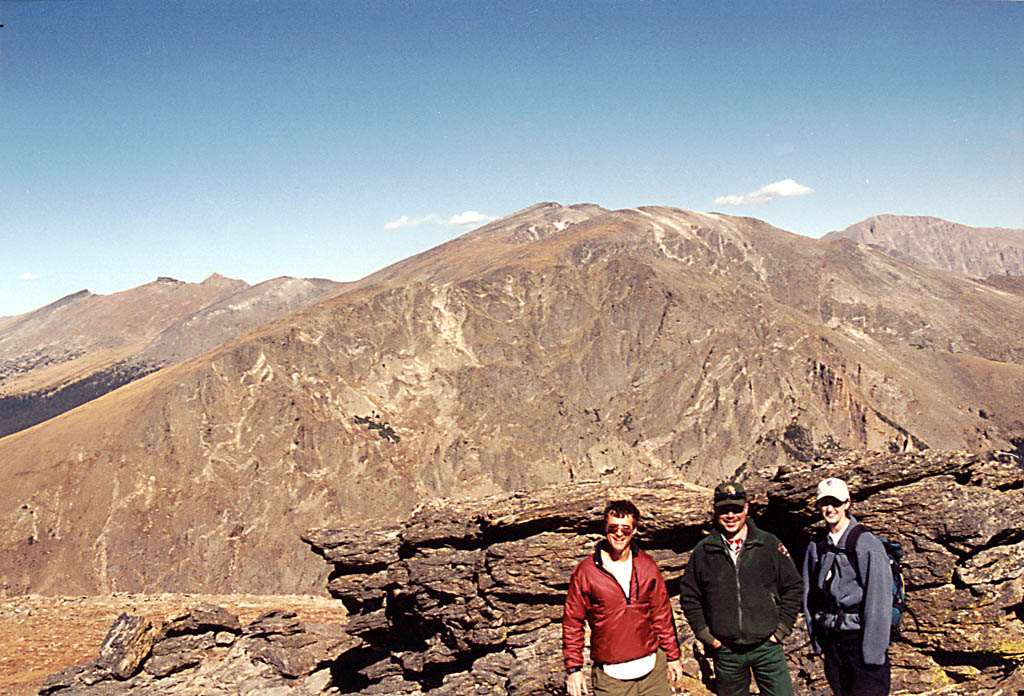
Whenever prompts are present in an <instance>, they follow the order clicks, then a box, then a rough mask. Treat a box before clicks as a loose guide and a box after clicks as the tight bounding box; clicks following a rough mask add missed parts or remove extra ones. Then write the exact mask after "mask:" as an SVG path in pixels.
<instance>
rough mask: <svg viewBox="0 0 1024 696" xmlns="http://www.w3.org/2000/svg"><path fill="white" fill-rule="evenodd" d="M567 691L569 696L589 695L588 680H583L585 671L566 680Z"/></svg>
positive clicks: (571, 675)
mask: <svg viewBox="0 0 1024 696" xmlns="http://www.w3.org/2000/svg"><path fill="white" fill-rule="evenodd" d="M565 690H566V691H568V692H569V696H583V694H585V693H587V680H586V679H584V678H583V670H580V671H578V672H573V673H572V674H570V675H569V676H568V677H566V678H565Z"/></svg>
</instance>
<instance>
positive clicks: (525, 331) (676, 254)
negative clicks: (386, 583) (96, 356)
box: [0, 204, 1024, 593]
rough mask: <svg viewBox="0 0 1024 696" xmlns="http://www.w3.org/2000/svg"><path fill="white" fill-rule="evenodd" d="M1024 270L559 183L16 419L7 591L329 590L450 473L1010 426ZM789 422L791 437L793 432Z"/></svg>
mask: <svg viewBox="0 0 1024 696" xmlns="http://www.w3.org/2000/svg"><path fill="white" fill-rule="evenodd" d="M1020 326H1024V297H1022V296H1021V295H1020V294H1018V293H1015V292H1012V291H1009V290H1005V289H1000V288H997V287H993V286H991V285H987V284H984V283H980V282H976V281H973V280H969V279H966V278H963V277H958V276H955V275H952V274H949V273H944V272H940V271H935V270H930V269H924V268H919V267H913V266H908V265H906V264H904V263H902V262H899V261H897V260H895V259H893V258H892V257H891V256H888V255H886V254H882V253H879V252H876V251H873V250H871V249H869V248H867V247H865V246H863V245H860V246H858V245H857V244H855V243H853V242H851V241H848V240H839V241H835V242H823V241H819V240H814V239H809V238H804V237H799V236H797V235H793V234H789V233H787V232H784V231H782V230H778V229H776V228H773V227H771V226H770V225H767V224H765V223H764V222H761V221H758V220H753V219H748V218H735V217H729V216H724V215H715V214H704V213H695V212H690V211H684V210H679V209H674V208H639V209H629V210H620V211H605V210H603V209H601V208H598V207H597V206H573V207H568V208H567V207H563V206H559V205H557V204H541V205H538V206H534V207H532V208H528V209H526V210H524V211H521V212H519V213H517V214H515V215H512V216H510V217H509V218H506V219H504V220H501V221H498V222H495V223H493V224H491V225H487V226H485V227H483V228H480V229H479V230H476V231H474V232H472V233H469V234H468V235H465V236H463V237H461V238H459V239H456V240H453V241H452V242H449V243H448V244H445V245H442V246H440V247H438V248H436V249H433V250H431V251H428V252H425V253H424V254H421V255H418V256H416V257H413V258H411V259H408V260H406V261H403V262H401V263H399V264H396V265H395V266H393V267H390V268H388V269H384V270H383V271H381V272H379V273H377V274H374V275H373V276H370V277H368V278H366V279H364V280H363V281H360V282H359V283H355V284H353V285H352V286H351V287H348V288H345V289H344V291H343V292H341V293H340V294H338V295H336V296H334V297H332V298H331V299H329V300H326V301H323V302H320V303H319V304H316V305H313V306H310V307H308V308H306V309H305V310H303V311H301V312H299V313H295V314H291V315H288V316H285V317H282V318H281V319H279V320H277V321H275V322H272V323H270V324H266V325H264V326H262V327H260V328H258V329H257V330H255V331H253V332H252V333H249V334H247V335H245V336H242V337H240V338H238V339H236V340H234V341H232V342H230V343H228V344H226V345H224V346H221V347H219V348H215V349H213V350H211V351H209V352H207V353H204V354H202V355H199V356H197V357H195V358H192V359H190V360H188V361H185V362H183V363H180V364H178V365H175V366H173V367H170V368H166V369H164V370H161V371H160V372H157V373H155V374H152V375H149V376H147V377H146V378H144V379H140V380H138V381H135V382H133V383H131V384H129V385H127V386H125V387H123V388H121V389H118V390H117V391H115V392H112V393H109V394H107V395H106V396H104V397H102V398H100V399H97V400H95V401H93V402H90V403H88V404H86V405H84V406H82V407H80V408H78V409H75V410H74V411H71V412H68V413H65V414H64V415H62V416H60V417H58V418H55V419H53V420H51V421H49V422H47V423H45V424H42V425H41V426H39V427H36V428H33V429H31V430H27V431H23V432H19V433H16V434H14V435H10V436H8V437H5V438H2V439H0V475H2V476H3V478H4V480H5V481H9V482H11V485H10V486H9V491H10V493H9V495H8V498H7V502H6V504H5V505H4V506H3V507H0V529H2V530H3V531H2V532H0V591H4V592H7V593H21V592H27V591H33V592H41V593H53V592H61V593H68V592H76V593H79V592H80V593H92V592H97V591H104V592H106V591H115V590H116V591H137V590H149V591H156V590H163V589H174V590H177V591H192V592H202V591H207V590H209V591H216V592H253V593H268V592H316V591H322V588H323V586H324V581H325V578H326V575H327V572H328V569H327V567H326V565H325V564H323V563H322V562H318V561H317V560H316V559H315V558H311V557H310V555H309V554H308V553H307V552H305V551H304V550H303V549H301V548H299V547H297V546H296V544H295V539H296V538H297V536H298V535H299V534H300V533H301V532H302V531H303V530H305V529H307V528H309V527H314V526H318V525H322V524H326V523H328V522H329V521H331V520H337V519H341V518H347V519H352V520H355V521H356V522H357V523H358V525H359V526H362V525H363V524H365V523H366V521H367V520H389V519H390V520H395V519H398V518H399V517H400V516H401V515H403V514H405V513H406V512H408V511H409V510H411V509H412V507H413V506H414V505H415V504H417V503H419V502H421V501H424V500H428V499H431V498H434V497H436V496H439V495H442V496H469V497H475V496H482V495H489V494H495V493H500V492H502V491H512V490H531V489H535V488H539V487H542V486H546V485H552V484H554V485H570V484H575V483H579V482H585V481H606V482H611V483H620V484H621V483H628V482H635V481H642V480H648V479H652V478H671V479H675V480H683V481H692V482H696V483H703V484H710V483H712V482H713V481H714V480H716V479H717V478H719V477H721V476H724V475H726V474H731V473H732V472H734V471H737V470H741V471H746V472H762V471H773V470H775V468H777V467H778V466H779V465H780V464H784V463H786V462H787V461H790V460H792V459H793V458H799V457H800V456H801V455H800V451H799V450H798V449H793V448H790V449H787V448H781V449H780V448H778V447H774V446H770V444H769V443H770V442H772V437H773V434H778V433H785V432H790V433H798V434H800V438H797V439H798V440H800V441H807V442H823V441H835V442H838V443H841V444H843V445H848V446H858V447H869V448H873V449H879V450H886V451H894V452H900V451H913V450H921V449H924V448H927V447H933V448H947V449H967V450H970V451H978V450H983V449H990V448H1003V449H1014V448H1016V447H1018V446H1019V444H1020V443H1021V442H1022V441H1021V440H1020V438H1021V437H1022V435H1024V422H1022V420H1021V415H1020V414H1021V412H1022V409H1021V406H1022V405H1024V335H1021V333H1020V331H1019V327H1020ZM786 441H787V442H788V440H786Z"/></svg>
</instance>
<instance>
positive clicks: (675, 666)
mask: <svg viewBox="0 0 1024 696" xmlns="http://www.w3.org/2000/svg"><path fill="white" fill-rule="evenodd" d="M666 666H667V667H668V683H669V684H671V685H672V686H673V687H674V688H676V689H681V688H683V663H682V662H680V661H679V660H669V661H668V664H667V665H666Z"/></svg>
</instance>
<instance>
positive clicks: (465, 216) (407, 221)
mask: <svg viewBox="0 0 1024 696" xmlns="http://www.w3.org/2000/svg"><path fill="white" fill-rule="evenodd" d="M497 219H498V218H496V217H491V216H490V215H484V214H483V213H478V212H477V211H475V210H467V211H465V212H463V213H459V214H458V215H452V216H451V218H450V219H448V220H442V219H441V218H439V217H438V216H437V215H434V214H433V213H431V214H430V215H424V216H422V217H418V218H411V217H409V216H408V215H403V216H401V217H399V218H396V219H394V220H392V221H391V222H389V223H387V224H386V225H384V229H386V230H400V229H402V228H403V227H416V226H417V225H423V224H426V223H431V224H435V225H455V226H457V227H469V226H473V225H483V224H485V223H488V222H491V221H492V220H497Z"/></svg>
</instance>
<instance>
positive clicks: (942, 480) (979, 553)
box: [306, 450, 1024, 695]
mask: <svg viewBox="0 0 1024 696" xmlns="http://www.w3.org/2000/svg"><path fill="white" fill-rule="evenodd" d="M810 455H811V456H810V457H809V458H808V461H807V462H804V463H800V464H799V465H797V466H794V467H792V468H790V469H784V470H779V471H778V472H777V473H776V474H775V475H774V476H772V477H770V478H760V479H759V478H757V477H751V478H750V479H749V481H748V482H749V484H750V487H751V490H753V491H756V493H755V497H754V508H755V514H756V515H757V517H758V519H759V520H760V521H761V523H762V526H764V527H765V528H768V529H770V530H773V531H775V532H777V533H778V534H779V535H780V536H781V537H782V538H783V540H784V542H785V544H786V546H787V548H789V549H790V550H791V551H792V553H793V555H794V557H795V558H797V559H798V562H799V559H802V558H803V553H804V550H805V548H806V545H807V541H808V538H809V536H808V534H809V532H808V529H809V528H811V527H812V526H813V525H815V524H816V523H818V522H817V520H818V515H817V513H816V511H815V509H814V507H813V491H814V487H815V486H816V484H817V482H818V481H819V480H820V479H821V478H822V477H824V476H828V475H833V474H834V475H839V476H843V477H845V478H846V479H847V480H848V481H849V482H850V484H851V487H852V489H853V491H854V500H855V514H856V515H857V516H858V518H859V519H860V520H861V521H862V522H863V523H865V524H867V525H869V526H870V527H871V528H872V529H874V530H876V531H877V532H878V533H879V534H883V535H885V536H888V537H889V538H892V539H896V540H898V541H900V542H901V543H902V545H903V547H904V549H906V550H907V556H906V559H905V562H906V579H907V584H908V590H909V595H908V597H909V599H908V603H909V606H910V612H911V613H910V616H909V617H908V618H907V620H906V623H905V625H904V629H903V631H902V633H901V634H900V636H899V637H898V639H897V641H896V643H895V644H894V646H893V648H892V657H893V664H894V683H895V685H896V688H897V689H900V690H904V691H906V692H909V693H928V692H935V690H936V689H940V690H941V692H942V693H964V694H966V693H983V692H988V693H996V692H997V690H998V689H1000V688H1004V689H1007V688H1012V689H1016V688H1019V687H1020V686H1024V672H1022V671H1021V667H1020V665H1021V662H1022V660H1024V649H1022V646H1024V622H1022V619H1024V604H1022V575H1024V566H1022V563H1021V560H1022V558H1021V556H1022V553H1024V532H1021V530H1020V528H1019V519H1020V516H1021V514H1022V513H1024V490H1022V487H1024V474H1022V470H1021V467H1020V465H1019V464H1018V462H1017V460H1016V459H1015V458H1014V457H1004V458H1003V459H1005V461H1000V459H998V458H996V459H986V458H980V457H976V456H970V455H966V454H956V453H948V452H926V453H915V454H904V455H881V454H866V453H849V452H840V451H821V450H815V451H813V452H811V453H810ZM709 495H710V494H709V492H708V491H707V490H705V489H698V488H695V487H693V486H690V485H687V484H682V483H675V482H670V481H659V482H651V483H647V484H644V485H642V486H608V485H602V484H586V485H577V486H573V487H571V488H558V489H546V490H543V491H538V492H536V493H533V494H526V495H507V496H499V497H494V498H488V499H483V500H478V501H472V502H464V503H454V502H449V501H439V502H434V503H431V504H429V505H425V506H423V507H422V508H421V509H420V510H418V511H417V512H416V513H415V514H414V515H413V516H412V517H411V518H409V520H407V521H406V522H405V523H404V524H403V525H402V526H400V527H396V528H393V529H387V530H378V531H375V532H372V533H369V534H364V533H362V532H361V531H360V530H352V529H345V530H330V529H322V530H316V531H311V532H310V533H309V534H308V535H307V536H306V540H307V541H308V542H309V543H310V544H311V545H312V546H313V547H314V548H315V549H316V550H317V551H318V552H319V553H321V554H323V555H324V556H325V557H326V558H327V559H329V560H330V561H331V562H332V563H333V564H334V568H335V570H334V573H333V575H332V578H331V581H330V590H331V593H332V594H333V595H334V596H336V597H338V598H339V599H341V601H343V602H345V605H346V607H347V608H348V609H349V611H350V613H351V614H352V618H351V623H350V625H349V628H348V630H349V631H351V632H353V633H354V634H356V635H359V636H360V637H362V638H363V639H364V640H365V641H366V644H365V646H363V647H362V648H361V649H360V650H359V651H358V652H356V653H351V654H346V655H343V656H342V657H341V659H340V660H339V670H340V671H341V672H343V673H352V672H354V673H356V674H359V675H361V676H362V678H363V679H364V683H365V685H364V686H363V687H362V689H360V690H359V693H365V694H378V693H379V694H420V693H429V694H452V695H455V694H468V693H509V694H539V693H550V694H559V693H563V691H564V675H563V672H562V669H561V656H560V652H559V641H560V618H561V611H562V601H563V600H564V593H565V590H566V586H567V581H568V577H569V574H570V572H571V570H572V568H573V566H574V565H575V564H576V563H577V562H578V560H580V559H581V558H582V557H583V556H584V555H585V554H587V553H588V552H589V551H590V549H591V547H592V545H593V544H594V543H595V541H596V540H597V539H599V538H600V522H599V516H600V511H601V509H602V507H603V505H604V503H605V502H606V501H607V500H608V499H609V498H612V497H628V498H631V499H633V500H634V501H635V502H636V503H637V504H638V505H639V507H640V509H641V511H642V512H643V514H644V522H643V526H642V529H643V534H642V537H641V543H642V544H643V545H644V547H645V548H646V549H648V550H649V551H650V552H651V553H652V554H653V555H654V556H655V558H657V559H658V561H659V563H660V565H661V567H662V570H663V573H664V575H665V577H666V580H667V582H668V584H669V588H670V591H671V592H672V594H673V595H674V596H675V595H676V594H677V591H678V586H677V582H676V581H677V579H678V577H679V575H680V573H681V571H682V568H683V567H684V564H685V561H686V559H687V557H688V553H689V550H690V549H691V548H692V547H693V545H694V544H695V543H696V541H697V540H699V539H700V537H701V535H702V534H703V533H704V531H705V530H706V529H707V524H708V519H709ZM993 511H998V513H997V514H993ZM677 609H678V606H677ZM677 614H678V612H677ZM677 625H678V626H679V628H680V637H681V638H682V640H683V642H684V658H685V659H684V664H685V668H686V673H687V678H688V684H687V689H688V690H689V692H690V693H694V694H697V693H707V691H706V687H707V685H708V684H709V682H710V678H711V675H710V674H709V666H708V660H706V659H705V658H704V655H703V654H702V650H701V649H700V647H699V645H698V644H695V642H694V640H693V638H692V636H691V635H690V634H689V631H688V629H687V628H686V625H685V620H682V617H681V616H677ZM787 650H788V653H789V659H790V661H791V665H792V672H793V674H794V678H795V680H796V682H797V685H798V687H799V692H800V693H807V694H825V693H828V689H827V686H826V685H825V683H824V681H823V675H822V673H821V667H820V662H819V661H818V660H817V659H814V658H812V657H811V655H810V652H809V650H810V648H809V645H808V641H807V639H806V634H805V633H804V631H803V626H802V622H801V623H800V624H799V630H798V631H796V632H795V633H794V634H793V635H792V636H790V638H789V639H788V640H787Z"/></svg>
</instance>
